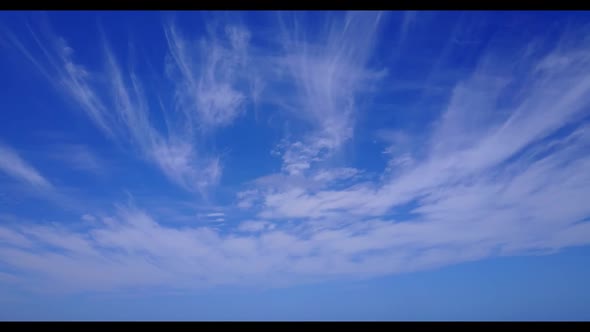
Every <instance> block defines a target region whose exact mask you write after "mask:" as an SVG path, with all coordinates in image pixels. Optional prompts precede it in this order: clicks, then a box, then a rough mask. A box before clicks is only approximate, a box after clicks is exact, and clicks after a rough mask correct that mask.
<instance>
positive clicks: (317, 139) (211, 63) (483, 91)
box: [0, 12, 590, 290]
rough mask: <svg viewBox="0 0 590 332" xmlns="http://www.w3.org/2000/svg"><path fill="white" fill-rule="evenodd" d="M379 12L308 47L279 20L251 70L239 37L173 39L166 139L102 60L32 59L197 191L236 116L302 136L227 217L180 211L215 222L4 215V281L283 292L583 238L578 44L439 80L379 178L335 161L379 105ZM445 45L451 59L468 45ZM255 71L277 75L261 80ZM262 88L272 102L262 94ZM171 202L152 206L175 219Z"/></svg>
mask: <svg viewBox="0 0 590 332" xmlns="http://www.w3.org/2000/svg"><path fill="white" fill-rule="evenodd" d="M382 15H383V14H381V13H378V12H362V13H361V12H353V13H345V14H343V15H340V14H338V15H336V14H335V15H326V16H325V17H324V18H326V20H325V21H323V22H321V23H325V24H320V28H318V29H312V31H313V32H317V33H313V34H312V33H311V32H309V31H307V30H308V29H304V28H302V26H301V25H300V24H301V23H302V20H301V16H299V15H295V14H294V17H293V20H290V17H288V15H285V14H281V15H279V18H280V22H281V24H282V26H281V28H282V30H279V31H281V33H280V34H279V38H280V41H281V46H282V48H281V49H274V50H273V51H272V52H270V51H269V52H268V53H269V54H267V53H264V48H262V47H261V48H257V49H256V52H254V53H255V54H256V55H257V56H252V53H251V49H252V48H254V47H255V45H252V40H254V37H255V36H253V35H252V34H251V33H250V32H248V31H247V30H246V29H242V28H236V27H230V28H227V29H225V30H223V29H222V30H210V31H209V33H208V34H207V35H206V36H205V38H204V39H202V40H201V43H199V42H193V41H191V40H190V38H186V37H185V36H184V35H183V34H181V33H180V30H179V29H178V28H176V27H175V26H174V25H168V26H166V27H165V42H166V45H167V47H168V52H169V54H168V60H167V61H168V63H167V64H168V68H167V69H168V72H167V74H168V75H169V77H171V78H172V79H173V83H175V84H174V85H175V90H174V96H175V100H176V104H174V105H173V107H171V108H169V109H168V108H166V112H165V113H166V115H165V117H166V119H167V120H169V121H168V123H167V125H168V131H166V132H164V131H162V130H161V128H158V129H157V127H156V126H155V125H154V122H153V120H152V118H151V117H150V115H151V114H153V113H152V110H151V108H150V107H148V106H149V103H148V102H147V101H146V100H147V98H146V97H145V95H146V92H145V91H144V89H143V85H142V84H141V83H142V82H141V80H140V79H139V77H137V76H136V75H135V74H134V72H133V71H130V72H129V73H128V74H125V71H123V70H122V69H121V67H120V66H119V64H118V62H117V61H116V57H115V56H114V53H113V52H112V51H111V50H109V48H108V47H107V46H105V59H106V60H105V62H106V67H107V70H106V71H105V73H106V77H108V79H109V84H107V85H101V84H100V83H97V82H95V81H94V78H96V77H95V76H93V75H92V74H91V72H90V70H88V69H86V68H84V67H81V66H80V65H75V64H74V61H73V53H72V51H71V49H69V48H67V47H61V48H58V50H61V51H60V52H61V53H59V52H57V53H56V54H57V55H54V56H53V57H51V56H50V57H48V59H49V60H48V62H49V63H50V64H58V65H55V67H56V68H65V69H59V70H57V69H55V68H54V69H52V68H53V67H52V66H51V65H50V66H49V67H47V66H46V65H45V64H41V62H40V60H35V61H36V62H35V63H37V64H38V65H39V66H41V68H43V70H45V71H48V72H49V71H51V70H54V71H55V72H57V73H58V74H59V75H58V77H61V78H62V79H63V80H64V81H65V82H69V83H68V84H66V85H64V86H65V89H66V91H70V90H72V91H73V92H70V94H71V97H73V99H74V100H78V103H79V105H81V107H82V109H86V112H87V113H88V114H89V116H90V118H91V119H94V120H93V121H95V122H96V124H97V126H98V127H99V128H102V127H101V126H102V124H104V125H105V126H106V127H107V128H108V129H106V130H104V132H105V134H107V135H109V136H111V137H114V138H115V140H116V141H117V142H122V143H126V144H129V145H130V146H132V147H134V148H136V149H137V151H139V152H140V154H141V155H142V156H144V157H146V158H147V159H148V160H150V161H151V162H153V163H154V164H155V165H157V166H158V167H160V169H161V170H162V171H163V172H164V173H165V174H166V175H167V176H168V177H169V178H170V179H171V180H173V181H174V182H176V183H178V184H180V185H182V186H185V187H187V188H188V189H191V188H195V187H196V188H205V187H207V186H208V185H210V184H211V183H215V182H216V181H218V180H219V177H220V176H221V170H222V166H221V162H220V160H219V159H218V158H216V157H212V156H208V155H207V154H206V153H205V152H203V150H202V149H200V145H199V142H198V141H197V142H195V141H196V140H197V138H199V137H203V136H206V135H207V134H211V133H212V132H214V131H216V130H219V129H221V128H222V127H227V126H229V124H230V123H233V122H234V121H238V120H239V119H240V116H241V114H243V112H245V111H246V105H248V103H250V102H252V103H258V102H268V105H271V106H273V107H276V108H277V109H278V110H279V111H280V112H282V113H281V114H283V115H288V116H285V117H286V118H289V119H290V120H293V119H294V118H295V121H294V122H297V123H298V124H300V125H302V128H300V127H297V126H294V127H297V128H298V129H301V130H294V131H292V132H289V133H285V135H284V136H283V138H284V139H283V140H282V141H281V143H279V144H278V148H277V149H275V153H276V154H278V155H279V156H280V158H281V163H280V165H278V166H277V167H276V169H274V171H273V172H274V173H273V172H270V173H269V174H267V175H266V176H263V177H259V178H256V179H254V180H252V181H249V182H247V183H246V184H244V186H243V187H239V186H237V187H239V189H240V190H239V191H238V192H237V193H236V194H235V198H236V200H235V202H234V204H233V205H232V204H228V206H221V207H215V208H211V207H208V208H207V209H202V210H199V211H198V212H195V211H194V209H190V211H187V212H186V214H187V215H190V221H193V219H200V220H205V221H210V222H212V223H196V226H195V223H191V224H188V225H187V224H186V223H185V224H183V225H182V226H178V225H174V224H173V223H172V222H170V220H168V219H167V218H166V217H162V215H166V213H169V212H170V211H165V212H164V213H161V214H162V215H161V216H160V217H154V216H153V214H152V213H151V212H150V211H149V209H147V210H143V209H140V208H138V207H135V206H132V205H129V206H127V205H125V206H122V207H119V208H118V209H117V211H115V212H114V213H113V212H110V211H109V212H106V211H103V213H102V214H99V213H94V211H93V214H92V215H90V214H86V215H83V216H82V217H81V218H82V220H83V221H85V223H83V224H82V225H80V224H75V225H76V227H74V226H73V225H74V224H73V223H68V222H61V223H55V224H51V225H37V224H31V223H26V222H9V221H8V220H6V223H4V224H3V225H2V226H1V227H0V239H1V240H2V241H0V261H2V262H3V263H4V264H5V265H6V266H9V267H10V268H11V270H10V271H11V272H10V274H9V276H8V277H9V278H12V277H15V278H17V280H21V281H22V282H23V283H24V284H26V285H31V284H33V283H32V282H30V281H31V280H32V279H28V278H32V277H31V275H32V276H35V277H36V278H38V277H39V276H41V277H42V278H41V279H42V280H43V281H44V282H46V283H47V284H51V285H54V286H56V287H57V286H59V287H61V288H63V289H77V290H79V289H83V290H105V289H108V290H111V289H128V288H136V287H160V286H168V287H176V288H180V289H192V288H196V287H205V286H211V285H235V284H238V285H244V284H246V285H253V284H254V285H264V286H269V285H270V286H272V285H285V284H294V283H304V282H311V281H318V280H327V279H331V278H363V277H373V276H379V275H385V274H392V273H402V272H409V271H416V270H422V269H431V268H435V267H439V266H443V265H448V264H454V263H460V262H465V261H470V260H477V259H483V258H486V257H493V256H497V255H514V254H529V253H548V252H555V251H557V250H560V249H562V248H566V247H570V246H577V245H587V244H589V243H590V224H589V223H588V216H590V208H589V207H588V204H586V201H585V198H586V197H588V193H590V175H589V174H590V173H589V172H588V171H587V170H588V169H589V168H590V153H589V151H590V150H589V149H588V148H589V147H590V145H589V143H590V131H589V129H590V127H589V124H588V120H589V119H588V114H589V113H588V110H589V109H588V105H590V98H589V97H588V96H590V79H589V77H590V53H589V52H588V50H589V49H590V44H589V40H588V39H587V38H585V37H583V36H580V34H578V33H577V32H575V31H574V32H572V31H568V32H566V33H564V34H563V35H562V38H561V39H559V40H558V42H557V43H548V44H547V45H544V44H543V45H541V46H543V47H539V48H538V49H537V48H536V47H535V46H531V45H536V44H531V45H524V46H523V47H522V48H519V49H508V50H507V49H506V48H504V47H503V46H502V45H504V44H502V43H500V42H498V40H501V39H502V37H501V36H500V37H497V38H498V39H494V40H492V41H491V42H490V43H488V44H487V45H488V46H487V48H486V49H485V52H484V53H483V54H482V55H481V56H480V60H479V61H478V62H477V64H476V65H475V68H474V69H473V71H472V72H471V73H470V74H469V75H465V77H461V79H460V80H458V81H456V82H453V84H450V85H448V86H446V91H447V93H448V99H447V100H446V101H445V102H443V103H441V104H436V105H429V106H430V108H437V109H438V110H439V114H436V116H435V119H434V121H432V122H431V123H429V124H426V125H424V128H425V129H424V131H425V133H423V134H421V137H420V138H419V139H417V138H416V137H414V136H413V134H412V132H411V131H407V132H406V131H404V130H403V128H401V129H400V128H391V129H389V130H378V128H375V132H377V134H376V136H378V137H379V138H380V139H381V140H383V141H385V142H386V146H385V148H384V149H383V148H382V147H380V148H379V149H375V150H374V151H367V152H366V154H364V155H363V157H367V158H370V157H375V156H370V155H369V153H373V152H374V153H376V154H377V156H376V158H383V159H384V160H383V169H382V170H378V171H374V170H373V171H371V172H369V171H367V170H364V169H362V167H359V166H358V165H353V164H352V163H349V162H348V161H347V160H344V161H343V160H331V157H332V156H333V155H335V154H336V152H338V151H339V150H341V149H343V148H344V147H347V145H348V144H351V143H352V142H354V139H355V126H356V125H357V123H356V121H357V117H358V115H359V114H362V112H365V111H367V112H369V111H370V109H368V108H367V109H366V110H365V109H364V108H362V107H360V106H359V104H360V103H359V102H358V100H359V99H362V98H361V96H363V94H364V93H366V92H372V91H371V89H373V87H374V85H372V84H373V83H375V82H376V80H377V79H378V78H382V76H381V74H382V73H383V71H380V70H379V69H380V68H373V66H371V56H372V49H373V46H374V44H375V43H376V42H377V41H378V38H377V37H378V31H379V26H380V24H381V22H382V19H383V16H382ZM412 15H414V14H408V15H406V16H405V19H406V20H407V21H402V28H401V31H400V33H401V34H402V36H403V35H406V34H408V32H409V31H410V30H409V26H410V25H412V29H413V27H414V26H416V25H419V24H420V21H419V20H418V19H416V18H415V17H413V16H412ZM404 22H405V23H404ZM404 27H405V28H404ZM457 31H458V30H457ZM451 37H453V36H451ZM541 44H542V43H541ZM19 45H22V44H19ZM447 46H448V48H447ZM447 46H445V50H444V52H443V53H444V55H445V56H448V55H449V54H451V53H452V52H451V51H452V47H464V46H462V44H457V43H455V42H449V43H448V45H447ZM20 48H21V49H22V47H20ZM46 54H53V53H50V52H49V51H48V53H46ZM60 54H61V55H60ZM31 58H32V57H31ZM60 61H61V62H60ZM265 61H267V63H266V62H265ZM263 62H264V63H265V64H266V65H267V67H272V68H270V69H269V68H260V67H261V66H260V64H261V63H263ZM438 64H439V65H438V66H441V67H442V65H443V64H444V63H443V62H441V61H439V62H438ZM435 67H437V66H435ZM60 70H61V71H60ZM433 70H434V71H438V70H440V68H434V69H433ZM394 74H395V73H392V75H394ZM249 75H252V77H254V78H252V77H248V76H249ZM426 76H429V75H426ZM260 80H261V81H262V82H263V83H264V84H263V85H264V89H257V88H256V89H252V86H253V85H254V86H256V85H257V84H259V83H260V82H261V81H260ZM257 82H258V83H257ZM387 82H388V81H384V84H386V83H387ZM423 88H424V89H428V88H429V87H428V86H425V87H423ZM254 90H256V91H257V93H253V91H254ZM104 92H108V93H104ZM108 94H110V95H112V96H111V97H107V96H105V95H108ZM279 97H280V98H279ZM277 99H278V100H280V101H281V102H280V103H279V102H276V101H277ZM424 103H425V102H424ZM268 105H266V106H268ZM87 108H89V109H87ZM414 111H416V110H412V112H414ZM418 111H419V110H418ZM418 111H416V112H418ZM408 112H409V111H408ZM413 115H415V114H413V113H412V114H407V116H408V117H411V116H413ZM294 116H295V117H294ZM400 119H401V117H400ZM401 121H402V120H400V122H401ZM171 129H172V130H171ZM254 131H255V130H252V132H254ZM238 133H239V134H240V135H243V132H238ZM248 134H250V132H248ZM239 137H240V139H238V140H239V141H240V144H242V143H243V142H242V139H241V138H242V136H239ZM243 141H246V140H245V139H244V140H243ZM1 151H2V150H0V152H1ZM363 152H364V151H363ZM8 155H9V154H8ZM13 159H14V158H13ZM343 159H345V158H343ZM14 164H15V163H9V165H14ZM16 164H18V163H16ZM0 167H4V168H2V169H3V170H5V172H7V173H9V172H8V171H6V169H10V168H9V167H7V166H2V164H1V163H0ZM11 167H13V168H14V166H11ZM234 167H240V165H237V166H236V165H234ZM375 173H376V174H375ZM10 174H17V175H16V176H17V177H20V178H22V179H25V180H26V178H27V176H29V177H32V178H33V179H34V178H35V177H34V176H32V175H31V174H35V173H31V172H28V173H27V172H21V173H18V172H16V173H15V172H14V171H13V173H10ZM22 174H25V175H22ZM26 174H28V175H26ZM37 181H39V180H37ZM33 182H34V180H33ZM234 188H235V187H234ZM232 193H233V192H232ZM166 203H167V202H166V201H164V200H162V199H157V200H156V202H155V203H154V204H146V205H148V206H149V208H151V207H152V205H153V206H154V209H155V210H159V211H163V210H166V208H168V209H169V210H180V209H179V207H178V206H174V205H173V204H172V203H170V202H168V204H166ZM166 205H168V206H166ZM221 211H223V212H221ZM173 212H174V211H173ZM169 214H173V213H169ZM226 216H230V217H231V218H226ZM197 217H198V218H197ZM1 218H2V217H1V216H0V219H1ZM79 218H80V217H78V219H79ZM177 219H181V218H177ZM221 222H223V223H221ZM103 271H109V273H101V272H103ZM35 280H38V279H35ZM34 285H38V287H40V288H43V286H44V284H43V283H34ZM171 285H172V286H171Z"/></svg>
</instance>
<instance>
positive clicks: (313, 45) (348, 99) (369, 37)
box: [278, 11, 383, 174]
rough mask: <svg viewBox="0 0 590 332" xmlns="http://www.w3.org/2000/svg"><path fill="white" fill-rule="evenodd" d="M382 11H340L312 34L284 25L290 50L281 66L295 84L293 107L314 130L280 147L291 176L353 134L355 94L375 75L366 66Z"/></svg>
mask: <svg viewBox="0 0 590 332" xmlns="http://www.w3.org/2000/svg"><path fill="white" fill-rule="evenodd" d="M382 15H383V13H381V12H371V11H369V12H347V13H345V14H344V15H342V17H340V16H337V15H336V17H331V18H330V19H328V20H327V22H326V25H325V27H324V30H323V33H320V34H319V36H314V37H313V38H312V37H309V38H305V36H304V35H303V34H300V31H298V30H297V23H296V22H293V26H287V27H284V28H283V31H282V35H281V39H282V43H283V46H284V50H285V52H286V53H285V54H284V56H283V57H282V58H281V59H280V60H278V65H279V66H280V67H281V68H284V71H285V72H286V73H288V74H289V76H288V77H289V78H290V79H291V80H292V81H291V83H292V84H293V86H294V95H293V97H291V98H289V99H292V101H290V103H291V105H290V108H291V109H293V110H294V111H295V112H296V115H298V116H299V117H301V118H303V119H304V120H306V121H307V122H308V123H309V124H311V130H312V131H311V132H310V133H309V134H308V135H307V136H306V137H305V138H304V139H302V140H295V141H294V142H287V144H283V146H282V147H280V149H279V150H281V153H280V154H281V155H282V158H283V163H284V165H283V168H284V170H285V171H286V172H287V173H288V174H302V173H303V172H305V171H306V170H308V169H309V168H310V165H311V164H312V163H314V162H317V161H320V160H323V159H325V158H327V157H329V156H330V155H331V153H332V152H333V151H334V150H337V149H339V148H340V147H341V146H342V144H343V143H344V142H346V141H348V140H349V139H351V138H352V137H353V132H354V120H355V112H356V111H357V109H356V108H357V107H356V104H355V98H356V97H357V95H358V94H359V93H361V92H362V91H363V89H366V87H367V86H368V85H369V83H370V82H371V80H374V79H375V78H376V77H377V75H376V73H374V72H372V71H371V70H369V69H368V68H366V66H367V62H368V60H369V59H370V56H371V54H372V50H373V46H374V42H375V39H376V36H377V30H378V27H379V24H380V22H381V19H382ZM283 98H288V97H283ZM287 102H289V100H288V101H287Z"/></svg>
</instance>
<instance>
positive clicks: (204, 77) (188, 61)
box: [165, 24, 254, 131]
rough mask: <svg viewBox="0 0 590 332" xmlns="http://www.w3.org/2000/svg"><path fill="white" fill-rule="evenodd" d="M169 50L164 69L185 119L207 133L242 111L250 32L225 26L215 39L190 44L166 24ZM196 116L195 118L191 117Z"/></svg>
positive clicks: (229, 121) (190, 42) (246, 86)
mask: <svg viewBox="0 0 590 332" xmlns="http://www.w3.org/2000/svg"><path fill="white" fill-rule="evenodd" d="M165 32H166V39H167V41H168V46H169V50H170V57H169V60H170V62H169V66H168V70H169V73H170V75H171V76H172V77H173V79H174V81H175V82H176V84H177V86H178V89H177V98H178V99H179V102H180V104H179V105H180V108H181V109H182V110H183V112H185V114H187V116H186V118H187V119H189V120H191V121H192V122H191V123H189V125H191V126H192V125H198V126H199V128H200V129H201V130H204V131H208V130H210V129H214V128H216V127H222V126H227V125H229V124H230V123H232V122H233V121H234V120H235V119H236V118H237V117H238V116H239V115H240V114H241V113H243V112H244V110H245V108H244V106H245V103H246V101H247V98H248V95H247V90H249V89H250V85H249V84H248V83H247V81H248V80H249V79H254V77H249V74H250V75H251V74H252V72H247V70H248V67H247V61H248V44H249V39H250V33H249V31H248V30H246V29H245V28H242V27H236V26H227V27H226V28H225V31H224V32H223V33H222V35H223V36H218V35H217V33H216V32H212V33H210V34H209V36H208V38H206V39H203V40H200V41H198V42H196V41H195V42H192V41H189V40H187V39H185V38H184V37H183V36H181V34H180V32H179V31H178V29H177V28H176V27H175V26H174V25H172V24H170V25H168V26H167V27H166V29H165ZM193 114H194V115H196V116H193Z"/></svg>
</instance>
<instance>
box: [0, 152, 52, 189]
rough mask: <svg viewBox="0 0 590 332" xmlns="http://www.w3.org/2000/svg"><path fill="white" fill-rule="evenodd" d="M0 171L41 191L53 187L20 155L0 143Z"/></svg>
mask: <svg viewBox="0 0 590 332" xmlns="http://www.w3.org/2000/svg"><path fill="white" fill-rule="evenodd" d="M0 170H1V171H2V172H4V173H5V174H7V175H9V176H11V177H13V178H15V179H17V180H19V181H23V182H26V183H28V184H30V185H32V186H34V187H37V188H40V189H51V188H52V187H53V186H52V184H51V183H50V182H49V180H47V179H46V178H45V177H43V175H41V173H39V171H37V170H36V169H35V168H34V167H33V166H31V165H30V164H29V163H27V162H26V161H25V160H23V159H22V158H21V157H20V156H19V155H18V153H17V152H16V151H15V150H14V149H12V148H10V147H9V146H7V145H5V144H3V143H1V142H0Z"/></svg>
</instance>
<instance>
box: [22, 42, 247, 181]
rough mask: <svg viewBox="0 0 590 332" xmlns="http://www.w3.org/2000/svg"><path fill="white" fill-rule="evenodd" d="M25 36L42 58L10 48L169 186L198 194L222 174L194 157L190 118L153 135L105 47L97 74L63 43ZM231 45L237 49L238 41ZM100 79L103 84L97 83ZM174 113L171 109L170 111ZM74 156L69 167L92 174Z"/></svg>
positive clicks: (82, 156)
mask: <svg viewBox="0 0 590 332" xmlns="http://www.w3.org/2000/svg"><path fill="white" fill-rule="evenodd" d="M31 32H32V36H33V38H34V40H35V42H36V45H37V46H38V47H39V49H40V50H41V51H42V52H41V54H43V56H44V57H40V59H37V58H35V57H32V56H31V53H30V51H29V50H28V49H27V48H25V46H23V44H22V43H21V42H20V41H18V40H17V39H15V38H11V41H12V44H14V45H15V46H16V48H17V49H19V50H20V51H21V52H23V53H24V54H25V55H26V57H27V59H29V60H30V61H32V62H33V63H34V64H35V66H36V67H38V68H39V69H40V70H41V72H43V73H45V76H46V77H47V78H48V79H49V80H50V81H51V82H52V83H53V84H54V85H56V87H57V88H58V89H59V91H60V92H62V93H64V94H65V96H67V97H69V98H70V99H69V100H70V101H73V102H74V103H75V104H76V105H77V106H78V107H79V109H80V110H81V111H83V112H84V113H85V114H86V115H87V116H88V117H89V118H90V119H91V120H92V121H93V122H94V124H95V125H96V126H97V127H98V128H99V129H100V130H101V131H102V132H103V133H104V134H105V135H106V136H108V137H109V138H111V139H113V140H115V141H116V142H117V143H119V144H121V145H122V146H124V147H127V148H130V149H132V150H135V151H137V152H139V154H140V155H141V156H142V157H144V158H146V159H148V160H150V161H152V162H153V163H154V164H155V165H157V166H158V167H159V168H160V169H161V170H162V172H163V173H164V174H165V175H166V176H167V177H168V178H170V179H171V180H172V181H173V182H175V183H177V184H178V185H180V186H182V187H184V188H186V189H189V190H196V191H201V192H203V191H204V190H205V189H206V188H208V187H210V186H211V185H214V184H216V183H217V181H218V180H219V178H220V176H221V171H222V167H221V165H220V164H219V159H218V158H216V157H208V156H205V155H204V153H198V152H199V151H198V149H197V146H196V145H197V144H196V143H197V142H198V141H197V140H196V139H195V137H194V135H193V133H192V132H191V131H186V130H184V129H185V127H186V125H187V123H193V122H195V116H193V115H192V114H190V113H186V114H185V115H186V117H184V118H180V119H177V120H178V121H175V122H172V123H169V125H170V126H171V127H170V128H167V129H168V134H164V133H163V132H161V131H159V130H158V129H156V128H155V126H154V125H153V124H152V122H151V120H150V112H151V111H150V108H149V106H148V102H147V98H146V96H145V92H144V90H143V86H142V82H141V81H140V79H139V77H138V76H137V75H136V74H135V72H134V71H133V70H130V71H129V72H128V74H127V75H126V74H125V73H124V72H123V70H121V68H120V66H119V64H118V62H117V60H116V57H115V55H114V53H113V52H112V51H111V49H110V47H109V45H108V43H107V42H106V41H104V42H103V44H102V45H101V46H102V49H103V51H104V55H105V63H106V70H105V71H104V72H100V71H92V70H90V69H88V68H87V67H85V66H83V65H81V64H79V63H77V62H76V61H75V59H74V55H75V54H74V49H73V48H72V47H70V46H69V45H68V44H67V42H66V41H65V39H63V38H60V37H55V36H52V35H50V34H49V33H48V36H46V40H42V39H41V38H39V37H38V36H37V35H36V34H35V33H34V32H33V31H32V30H31ZM236 38H237V37H236ZM235 42H236V43H238V44H239V41H235ZM47 45H49V46H47ZM101 76H103V77H104V78H106V79H104V78H103V80H101V79H99V78H100V77H101ZM216 91H218V92H219V91H221V92H219V93H223V91H224V90H223V89H222V88H220V89H219V90H216ZM221 97H223V96H221ZM216 98H217V97H216ZM174 107H176V106H175V105H172V107H171V109H173V108H174ZM169 113H172V112H169ZM76 150H77V152H76V155H77V159H75V160H73V161H72V163H74V165H76V166H78V167H85V168H88V167H91V168H93V169H96V167H97V165H96V163H97V159H96V158H92V156H91V155H90V154H89V153H87V152H84V151H82V150H81V149H80V147H77V148H76Z"/></svg>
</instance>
